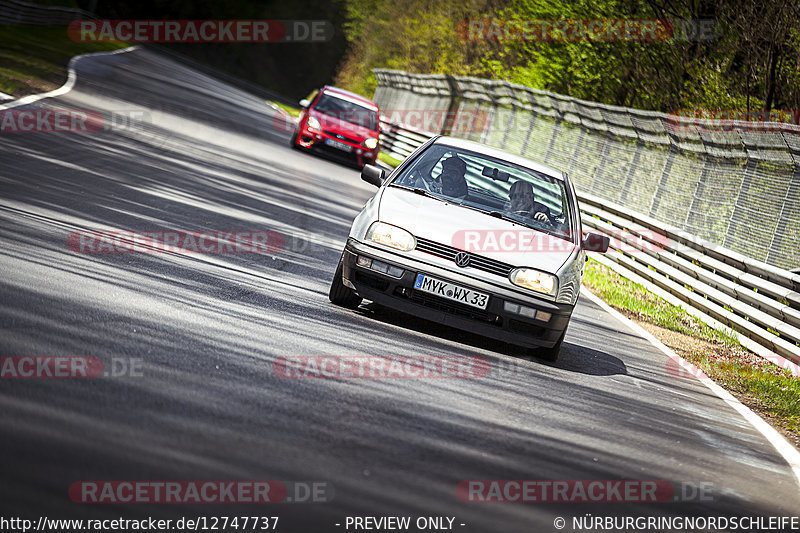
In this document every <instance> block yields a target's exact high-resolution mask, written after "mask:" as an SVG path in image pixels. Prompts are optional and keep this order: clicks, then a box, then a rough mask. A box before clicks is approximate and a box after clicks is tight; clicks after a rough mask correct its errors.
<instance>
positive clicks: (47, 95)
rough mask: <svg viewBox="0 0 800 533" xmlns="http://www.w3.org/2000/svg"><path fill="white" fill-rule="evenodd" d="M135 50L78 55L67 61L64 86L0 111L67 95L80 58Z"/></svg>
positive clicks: (24, 97)
mask: <svg viewBox="0 0 800 533" xmlns="http://www.w3.org/2000/svg"><path fill="white" fill-rule="evenodd" d="M137 48H139V46H138V45H133V46H129V47H127V48H121V49H119V50H111V51H108V52H88V53H85V54H79V55H77V56H73V57H72V58H71V59H70V60H69V64H68V65H67V81H65V82H64V85H62V86H61V87H59V88H58V89H53V90H52V91H48V92H46V93H39V94H29V95H28V96H23V97H22V98H19V99H17V100H14V101H12V102H8V103H7V104H0V110H6V109H13V108H15V107H18V106H22V105H28V104H32V103H34V102H38V101H39V100H43V99H44V98H54V97H56V96H62V95H64V94H67V93H68V92H70V91H71V90H72V88H73V87H74V86H75V82H76V81H77V80H78V75H77V74H76V73H75V63H77V62H78V60H80V59H81V58H84V57H89V56H98V55H113V54H122V53H125V52H132V51H133V50H136V49H137Z"/></svg>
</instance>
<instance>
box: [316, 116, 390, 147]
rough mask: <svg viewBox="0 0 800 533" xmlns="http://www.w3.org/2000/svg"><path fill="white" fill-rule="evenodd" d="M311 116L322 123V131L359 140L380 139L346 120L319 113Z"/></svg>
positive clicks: (374, 133) (367, 129)
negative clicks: (356, 137)
mask: <svg viewBox="0 0 800 533" xmlns="http://www.w3.org/2000/svg"><path fill="white" fill-rule="evenodd" d="M311 115H312V116H313V117H315V118H316V119H317V120H319V121H320V122H321V123H322V129H325V130H330V131H333V132H335V133H341V134H343V135H348V134H349V136H351V137H352V136H358V137H360V139H359V140H363V139H366V138H367V137H374V138H376V139H377V138H378V133H377V132H374V131H372V130H370V129H369V128H366V127H364V126H359V125H358V124H353V123H351V122H347V121H346V120H341V119H339V118H336V117H332V116H331V115H326V114H324V113H320V112H319V111H312V112H311Z"/></svg>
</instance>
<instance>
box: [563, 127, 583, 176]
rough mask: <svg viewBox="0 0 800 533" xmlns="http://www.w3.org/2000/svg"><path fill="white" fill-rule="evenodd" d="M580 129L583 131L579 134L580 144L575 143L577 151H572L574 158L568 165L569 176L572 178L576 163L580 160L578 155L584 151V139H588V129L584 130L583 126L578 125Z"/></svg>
mask: <svg viewBox="0 0 800 533" xmlns="http://www.w3.org/2000/svg"><path fill="white" fill-rule="evenodd" d="M578 127H579V128H580V129H581V132H580V133H579V134H578V142H576V143H575V149H574V150H573V151H572V157H571V158H570V160H569V164H568V165H567V174H569V175H570V176H572V169H573V167H574V166H575V164H574V163H575V161H577V160H578V154H580V152H581V150H583V138H584V137H586V128H584V127H583V125H582V124H580V125H578Z"/></svg>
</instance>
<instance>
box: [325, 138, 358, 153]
mask: <svg viewBox="0 0 800 533" xmlns="http://www.w3.org/2000/svg"><path fill="white" fill-rule="evenodd" d="M325 144H327V145H328V146H333V147H334V148H338V149H339V150H344V151H345V152H350V151H351V150H352V149H353V147H352V146H350V145H349V144H345V143H342V142H339V141H334V140H333V139H325Z"/></svg>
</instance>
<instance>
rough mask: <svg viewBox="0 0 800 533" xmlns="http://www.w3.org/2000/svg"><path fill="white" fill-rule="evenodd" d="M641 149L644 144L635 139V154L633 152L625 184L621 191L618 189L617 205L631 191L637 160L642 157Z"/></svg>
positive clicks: (637, 165)
mask: <svg viewBox="0 0 800 533" xmlns="http://www.w3.org/2000/svg"><path fill="white" fill-rule="evenodd" d="M643 147H644V143H643V142H642V141H641V140H640V139H636V152H634V154H633V161H631V166H630V167H628V173H627V174H626V176H625V183H624V184H623V185H622V189H620V191H619V198H617V202H618V203H622V202H623V200H624V199H625V198H626V197H627V196H628V193H629V192H630V190H631V185H632V184H633V178H634V177H635V176H636V169H637V168H638V167H639V159H641V157H642V148H643Z"/></svg>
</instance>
